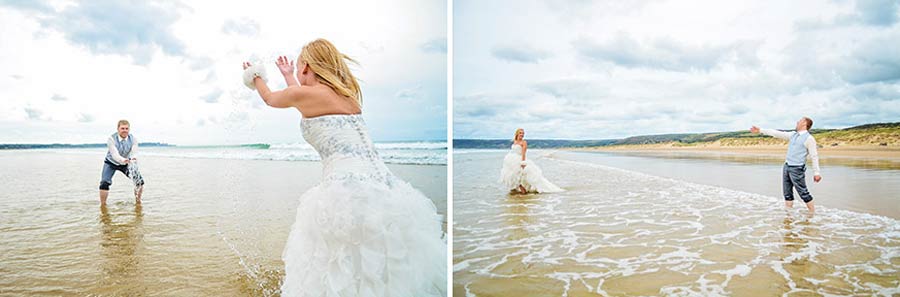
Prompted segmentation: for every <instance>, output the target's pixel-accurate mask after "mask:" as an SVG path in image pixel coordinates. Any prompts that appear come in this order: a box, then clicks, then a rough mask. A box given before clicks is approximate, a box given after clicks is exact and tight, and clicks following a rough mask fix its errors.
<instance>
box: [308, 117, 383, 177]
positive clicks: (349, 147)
mask: <svg viewBox="0 0 900 297" xmlns="http://www.w3.org/2000/svg"><path fill="white" fill-rule="evenodd" d="M300 123H301V124H300V125H301V127H302V128H303V139H305V140H306V142H308V143H309V144H310V145H312V147H313V148H315V149H316V151H317V152H318V153H319V156H320V157H321V158H322V166H323V174H322V176H323V177H324V180H325V181H330V180H335V179H347V178H354V179H377V180H381V181H384V182H388V181H389V180H390V178H391V177H392V175H391V173H390V171H389V170H388V169H387V167H386V166H385V165H384V162H383V161H382V160H381V158H380V157H379V156H378V152H376V151H375V145H374V144H373V143H372V140H371V139H370V138H369V132H368V129H366V125H365V122H364V121H363V118H362V115H359V114H355V115H348V114H341V115H324V116H318V117H314V118H303V119H302V120H301V121H300Z"/></svg>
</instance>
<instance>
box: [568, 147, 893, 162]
mask: <svg viewBox="0 0 900 297" xmlns="http://www.w3.org/2000/svg"><path fill="white" fill-rule="evenodd" d="M562 150H567V151H586V152H623V153H673V152H679V153H696V154H711V153H727V154H752V155H758V156H772V157H781V156H784V154H785V152H786V151H787V145H786V144H785V145H749V146H723V145H720V144H716V143H709V144H691V145H685V144H680V143H659V144H638V145H614V146H604V147H587V148H563V149H562ZM819 158H823V159H824V158H866V159H878V160H886V161H900V148H897V147H884V146H839V147H834V146H826V147H820V148H819Z"/></svg>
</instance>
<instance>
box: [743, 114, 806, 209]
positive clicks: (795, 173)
mask: <svg viewBox="0 0 900 297" xmlns="http://www.w3.org/2000/svg"><path fill="white" fill-rule="evenodd" d="M812 124H813V121H812V119H810V118H808V117H803V118H801V119H800V120H799V121H797V127H796V131H795V132H783V131H778V130H774V129H760V128H759V127H757V126H753V127H752V128H750V132H751V133H760V132H762V134H765V135H769V136H772V137H775V138H781V139H784V140H787V141H788V151H787V156H786V157H785V162H784V169H783V170H782V175H781V176H782V177H781V179H782V188H783V189H782V190H783V192H784V206H786V207H787V208H791V207H794V189H796V190H797V194H799V195H800V199H803V202H806V207H807V208H809V214H810V215H812V214H813V213H815V212H816V207H815V205H814V204H813V201H812V200H813V197H812V195H810V194H809V190H807V189H806V158H807V156H808V157H809V158H810V159H812V164H813V174H814V176H813V181H815V182H819V181H821V180H822V176H821V175H820V174H819V152H818V149H817V147H816V139H815V138H813V137H812V135H811V134H809V129H810V128H812Z"/></svg>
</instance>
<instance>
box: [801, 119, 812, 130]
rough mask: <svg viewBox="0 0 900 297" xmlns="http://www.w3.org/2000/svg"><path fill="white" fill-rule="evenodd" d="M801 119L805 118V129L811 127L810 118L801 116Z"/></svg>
mask: <svg viewBox="0 0 900 297" xmlns="http://www.w3.org/2000/svg"><path fill="white" fill-rule="evenodd" d="M803 119H804V120H806V130H809V129H812V119H810V118H808V117H803Z"/></svg>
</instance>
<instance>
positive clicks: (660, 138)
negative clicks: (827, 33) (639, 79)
mask: <svg viewBox="0 0 900 297" xmlns="http://www.w3.org/2000/svg"><path fill="white" fill-rule="evenodd" d="M786 131H787V130H786ZM810 132H811V133H812V134H813V136H815V137H816V141H817V142H818V143H819V144H820V145H822V146H835V145H877V146H900V122H896V123H875V124H865V125H860V126H854V127H850V128H844V129H812V131H810ZM710 142H719V143H721V144H722V145H725V146H749V145H771V144H780V143H784V141H783V140H780V139H777V138H773V137H769V136H765V135H762V134H752V133H750V131H733V132H710V133H680V134H660V135H641V136H632V137H627V138H623V139H604V140H544V139H529V140H528V146H529V147H532V148H572V147H576V148H577V147H596V146H612V145H641V144H657V143H675V144H676V145H695V144H702V143H710ZM510 143H512V141H511V140H509V139H454V140H453V147H454V148H485V149H487V148H508V147H509V145H510Z"/></svg>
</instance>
